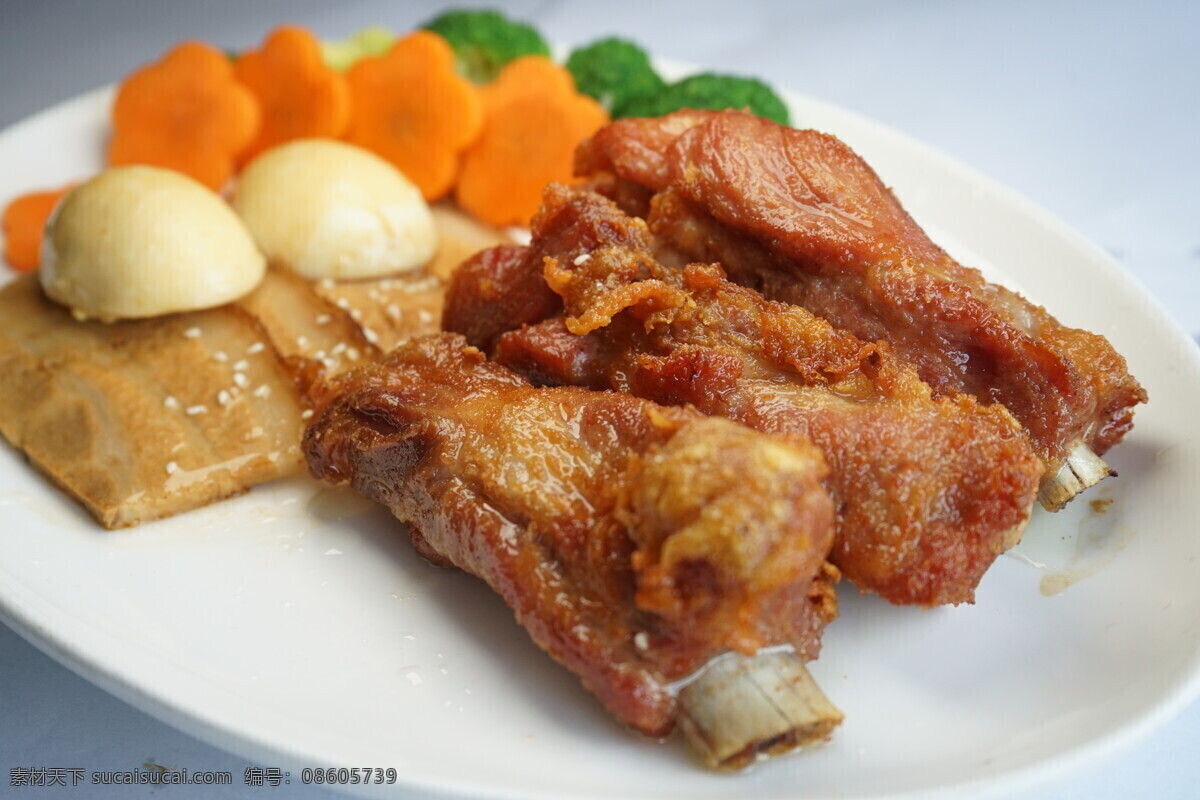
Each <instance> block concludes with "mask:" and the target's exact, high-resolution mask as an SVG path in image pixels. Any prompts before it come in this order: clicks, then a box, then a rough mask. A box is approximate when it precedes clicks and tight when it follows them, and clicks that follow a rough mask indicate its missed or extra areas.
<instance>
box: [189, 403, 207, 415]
mask: <svg viewBox="0 0 1200 800" xmlns="http://www.w3.org/2000/svg"><path fill="white" fill-rule="evenodd" d="M207 412H208V407H207V406H188V407H187V410H186V412H185V413H187V415H188V416H189V417H194V416H196V415H197V414H204V413H207Z"/></svg>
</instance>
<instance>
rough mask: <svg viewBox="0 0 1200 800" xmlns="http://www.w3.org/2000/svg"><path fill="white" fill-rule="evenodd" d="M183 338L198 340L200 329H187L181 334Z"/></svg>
mask: <svg viewBox="0 0 1200 800" xmlns="http://www.w3.org/2000/svg"><path fill="white" fill-rule="evenodd" d="M183 338H185V339H199V338H200V329H199V328H188V329H187V330H186V331H184V332H183Z"/></svg>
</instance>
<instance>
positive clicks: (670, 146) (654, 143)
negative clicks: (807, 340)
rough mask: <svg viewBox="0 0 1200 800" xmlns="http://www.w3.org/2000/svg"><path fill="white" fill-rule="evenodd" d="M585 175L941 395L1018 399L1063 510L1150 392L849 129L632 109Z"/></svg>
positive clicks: (688, 252) (671, 253) (673, 253)
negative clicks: (888, 356)
mask: <svg viewBox="0 0 1200 800" xmlns="http://www.w3.org/2000/svg"><path fill="white" fill-rule="evenodd" d="M577 168H578V170H579V171H580V172H582V173H584V174H588V175H592V176H593V177H594V180H595V183H596V186H597V187H598V188H600V189H602V190H603V191H605V192H606V193H607V194H609V195H610V196H612V197H614V198H615V199H617V200H618V201H620V202H621V203H622V205H623V206H624V207H625V208H626V209H627V210H630V211H631V212H633V213H637V214H641V215H644V216H646V217H647V219H648V221H649V223H650V227H651V229H652V230H653V232H654V235H655V237H656V241H657V242H658V243H659V245H660V246H661V247H662V248H663V250H662V251H660V255H662V256H663V257H664V258H667V259H668V260H670V259H671V258H672V257H674V259H675V260H676V261H678V262H679V263H687V262H691V261H702V262H720V264H721V265H722V266H723V267H724V268H725V271H726V272H727V273H728V274H729V276H730V278H731V279H732V280H734V281H735V282H737V283H740V284H743V285H746V286H751V287H753V288H755V289H758V290H759V291H761V292H762V293H763V294H765V295H766V296H767V297H769V298H771V299H773V300H780V301H784V302H788V303H795V304H798V305H801V306H804V307H805V308H807V309H809V310H810V311H812V312H814V313H815V314H817V315H819V316H821V317H824V318H825V319H828V320H829V321H830V322H832V323H833V324H834V325H836V326H838V327H840V328H844V329H846V330H848V331H850V332H852V333H854V334H855V335H857V336H859V337H860V338H862V339H866V340H868V341H874V340H885V341H887V342H889V343H890V344H891V345H892V347H893V348H894V349H895V351H896V352H897V353H898V354H899V355H901V356H902V357H903V358H905V359H907V360H909V361H910V362H911V363H912V364H913V365H914V366H915V367H916V368H917V371H918V372H919V374H920V376H921V378H922V379H923V380H925V381H926V382H927V383H929V384H930V385H931V386H932V387H933V390H934V392H935V393H937V394H939V395H946V394H950V393H954V392H966V393H969V394H972V395H974V396H975V397H977V398H979V399H980V400H981V401H982V402H985V403H992V402H998V403H1002V404H1003V405H1004V406H1005V407H1006V408H1007V409H1008V410H1009V411H1010V412H1011V413H1012V414H1013V416H1014V417H1016V418H1017V420H1018V421H1020V423H1021V424H1022V426H1023V427H1024V428H1025V430H1026V432H1027V434H1028V436H1029V438H1030V440H1031V441H1032V442H1033V444H1034V447H1035V449H1036V450H1037V452H1038V454H1039V455H1040V456H1041V458H1042V460H1043V462H1044V464H1045V470H1046V472H1045V478H1044V480H1043V483H1042V492H1041V499H1042V503H1043V505H1045V506H1046V507H1047V508H1050V509H1052V510H1057V509H1058V508H1060V507H1061V506H1062V505H1063V504H1065V503H1066V502H1067V501H1068V500H1070V498H1071V497H1072V496H1074V494H1075V493H1077V492H1078V491H1082V490H1083V489H1085V488H1087V486H1089V485H1091V484H1092V483H1095V482H1096V481H1098V480H1100V479H1102V478H1103V477H1105V476H1106V475H1108V474H1110V472H1109V470H1108V468H1107V467H1106V466H1105V465H1104V463H1103V462H1102V461H1101V460H1100V459H1099V457H1098V456H1099V455H1102V454H1103V453H1104V452H1105V451H1107V450H1108V449H1109V448H1110V447H1112V446H1113V445H1114V444H1116V443H1117V442H1119V441H1120V440H1121V438H1122V437H1123V436H1124V434H1125V433H1126V432H1127V431H1128V430H1129V429H1130V427H1132V424H1133V408H1134V406H1136V405H1137V404H1138V403H1142V402H1145V400H1146V393H1145V391H1144V390H1143V389H1142V387H1141V386H1140V385H1139V384H1138V382H1137V381H1136V380H1135V379H1134V378H1133V377H1132V376H1130V375H1129V373H1128V372H1127V370H1126V366H1125V360H1124V359H1123V358H1122V357H1121V356H1120V355H1119V354H1118V353H1117V352H1116V351H1115V350H1113V348H1112V346H1111V345H1110V344H1109V343H1108V341H1107V340H1106V339H1104V338H1103V337H1102V336H1098V335H1096V334H1092V333H1089V332H1087V331H1082V330H1077V329H1073V328H1068V327H1066V326H1064V325H1062V324H1060V323H1059V322H1058V321H1057V320H1056V319H1054V317H1052V316H1051V315H1050V314H1049V313H1048V312H1047V311H1046V310H1045V309H1044V308H1041V307H1040V306H1035V305H1033V304H1032V303H1030V302H1028V301H1027V300H1025V299H1024V298H1022V297H1021V296H1020V295H1018V294H1016V293H1015V292H1011V291H1009V290H1007V289H1005V288H1003V287H1001V286H997V285H995V284H991V283H988V282H987V281H985V280H984V279H983V277H982V276H981V275H980V273H979V272H978V271H977V270H974V269H971V268H968V267H965V266H963V265H961V264H959V263H957V262H956V261H954V259H952V258H951V257H950V256H949V255H947V254H946V253H945V252H944V251H943V250H942V249H941V248H939V247H938V246H937V245H935V244H934V243H933V242H932V241H930V239H929V237H928V236H927V235H926V234H925V232H924V231H923V230H922V229H921V228H920V226H918V225H917V223H916V222H915V221H914V220H913V219H912V217H910V216H909V215H908V213H907V212H905V210H904V209H903V208H902V207H901V206H900V204H899V202H898V201H897V200H896V198H895V197H894V196H893V195H892V193H891V192H890V191H889V190H888V189H887V187H886V186H884V185H883V183H882V182H881V181H880V179H879V177H878V176H877V175H876V174H875V172H874V171H873V170H872V169H871V168H870V167H869V166H868V165H867V164H866V162H864V161H863V160H862V159H861V158H859V157H858V156H857V155H856V154H855V153H854V152H853V151H851V150H850V148H849V147H847V146H846V145H845V144H843V143H842V142H840V141H839V140H837V139H835V138H833V137H831V136H827V135H825V134H822V133H818V132H816V131H811V130H794V129H791V128H785V127H783V126H780V125H777V124H776V123H773V122H770V121H769V120H764V119H761V118H759V117H754V116H751V115H749V114H745V113H739V112H696V111H686V112H680V113H679V114H676V115H670V116H667V117H663V118H660V119H629V120H620V121H617V122H614V123H612V124H611V125H609V126H608V127H606V128H604V129H602V130H601V131H600V132H598V133H597V134H596V136H595V137H594V138H593V139H592V140H591V141H590V142H588V143H586V144H584V145H583V146H582V147H581V149H580V152H579V154H578V157H577Z"/></svg>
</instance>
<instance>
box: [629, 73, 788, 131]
mask: <svg viewBox="0 0 1200 800" xmlns="http://www.w3.org/2000/svg"><path fill="white" fill-rule="evenodd" d="M681 108H711V109H714V110H717V111H720V110H722V109H726V108H747V109H749V110H750V111H751V113H754V114H758V115H759V116H760V117H766V118H767V119H772V120H775V121H776V122H778V123H779V124H780V125H790V124H791V119H790V118H789V116H788V108H787V105H786V104H785V103H784V102H783V100H781V99H780V97H779V95H777V94H775V91H774V90H773V89H771V87H770V86H767V85H766V84H765V83H763V82H762V81H760V80H757V79H755V78H741V77H738V76H735V75H717V74H715V73H711V72H704V73H701V74H699V75H692V76H690V77H687V78H684V79H683V80H681V81H678V82H677V83H672V84H670V85H668V86H667V87H666V88H665V89H663V90H661V91H659V92H652V93H649V94H640V95H637V96H635V97H632V98H630V99H629V101H628V102H626V103H623V104H621V105H619V106H617V107H615V108H614V109H613V116H614V117H657V116H661V115H663V114H669V113H670V112H672V111H678V110H679V109H681Z"/></svg>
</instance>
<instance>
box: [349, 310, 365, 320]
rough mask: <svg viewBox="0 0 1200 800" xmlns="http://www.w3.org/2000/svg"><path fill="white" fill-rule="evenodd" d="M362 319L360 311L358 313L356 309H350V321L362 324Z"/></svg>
mask: <svg viewBox="0 0 1200 800" xmlns="http://www.w3.org/2000/svg"><path fill="white" fill-rule="evenodd" d="M362 318H363V313H362V312H361V311H359V310H358V309H357V308H352V309H350V319H352V320H354V321H355V322H362Z"/></svg>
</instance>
